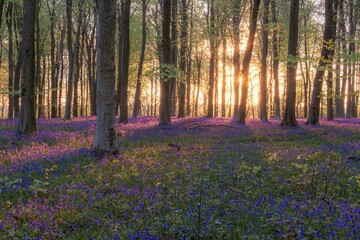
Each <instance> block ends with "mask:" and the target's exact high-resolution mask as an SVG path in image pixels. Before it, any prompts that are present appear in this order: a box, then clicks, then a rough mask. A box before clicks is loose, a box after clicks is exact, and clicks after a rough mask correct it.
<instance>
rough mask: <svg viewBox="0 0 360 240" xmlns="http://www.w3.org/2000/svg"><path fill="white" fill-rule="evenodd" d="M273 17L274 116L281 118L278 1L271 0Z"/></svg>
mask: <svg viewBox="0 0 360 240" xmlns="http://www.w3.org/2000/svg"><path fill="white" fill-rule="evenodd" d="M271 18H272V23H273V24H274V26H275V27H274V28H273V33H272V50H273V78H274V105H275V106H274V107H275V109H274V117H275V118H280V91H279V65H280V59H279V46H278V31H277V26H276V25H277V16H276V1H275V0H271Z"/></svg>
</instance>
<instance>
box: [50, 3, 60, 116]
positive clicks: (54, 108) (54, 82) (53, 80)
mask: <svg viewBox="0 0 360 240" xmlns="http://www.w3.org/2000/svg"><path fill="white" fill-rule="evenodd" d="M48 8H49V15H50V39H51V49H50V68H51V74H50V75H51V117H52V118H56V117H57V88H58V83H57V78H56V66H57V64H56V61H55V47H56V39H55V23H56V19H55V17H56V16H55V0H52V4H51V7H50V6H49V3H48Z"/></svg>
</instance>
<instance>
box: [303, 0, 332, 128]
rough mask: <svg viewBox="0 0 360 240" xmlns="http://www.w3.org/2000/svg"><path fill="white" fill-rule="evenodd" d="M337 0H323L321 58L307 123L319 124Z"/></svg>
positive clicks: (329, 63)
mask: <svg viewBox="0 0 360 240" xmlns="http://www.w3.org/2000/svg"><path fill="white" fill-rule="evenodd" d="M337 6H338V4H337V0H325V29H324V37H323V46H322V49H321V58H320V60H319V63H318V67H317V70H316V74H315V78H314V85H313V92H312V98H311V104H310V111H309V116H308V119H307V121H306V123H307V124H314V125H315V124H319V120H320V118H319V115H320V99H321V97H320V95H321V91H322V83H323V77H324V74H325V71H331V67H332V62H333V58H334V51H335V37H336V12H337Z"/></svg>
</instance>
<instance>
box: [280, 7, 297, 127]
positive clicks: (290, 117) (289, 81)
mask: <svg viewBox="0 0 360 240" xmlns="http://www.w3.org/2000/svg"><path fill="white" fill-rule="evenodd" d="M298 20H299V0H291V3H290V23H289V39H288V63H287V67H286V103H285V112H284V117H283V120H282V121H281V124H280V125H281V126H297V125H298V123H297V121H296V115H295V101H296V70H297V62H298V53H297V47H298V30H299V22H298Z"/></svg>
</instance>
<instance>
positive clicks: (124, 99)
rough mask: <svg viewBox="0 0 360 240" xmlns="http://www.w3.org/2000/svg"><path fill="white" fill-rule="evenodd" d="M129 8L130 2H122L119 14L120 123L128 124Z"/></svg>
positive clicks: (126, 0) (129, 0)
mask: <svg viewBox="0 0 360 240" xmlns="http://www.w3.org/2000/svg"><path fill="white" fill-rule="evenodd" d="M130 6H131V0H125V1H124V7H123V11H122V13H121V15H122V16H121V19H122V22H121V27H120V29H121V30H120V31H122V34H123V35H122V44H121V46H119V48H120V47H121V48H122V50H121V54H122V55H121V65H119V68H121V71H120V75H119V76H118V77H119V85H120V119H119V121H120V123H128V122H129V120H128V85H129V64H130Z"/></svg>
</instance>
